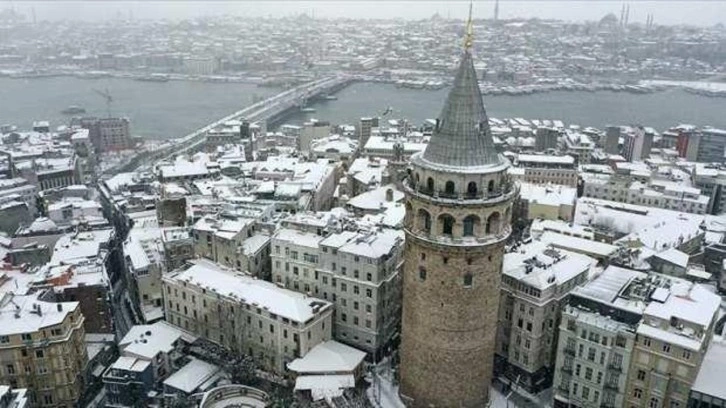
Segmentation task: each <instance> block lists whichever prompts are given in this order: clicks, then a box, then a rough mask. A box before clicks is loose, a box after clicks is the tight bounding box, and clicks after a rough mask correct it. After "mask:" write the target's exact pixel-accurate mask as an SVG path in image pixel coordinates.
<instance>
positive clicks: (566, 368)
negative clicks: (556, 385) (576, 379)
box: [562, 366, 572, 375]
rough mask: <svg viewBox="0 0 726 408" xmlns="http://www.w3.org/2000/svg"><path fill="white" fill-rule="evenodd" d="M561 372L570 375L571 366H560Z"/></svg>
mask: <svg viewBox="0 0 726 408" xmlns="http://www.w3.org/2000/svg"><path fill="white" fill-rule="evenodd" d="M562 372H564V373H567V374H569V375H572V366H562Z"/></svg>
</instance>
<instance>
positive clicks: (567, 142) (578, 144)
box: [559, 129, 595, 164]
mask: <svg viewBox="0 0 726 408" xmlns="http://www.w3.org/2000/svg"><path fill="white" fill-rule="evenodd" d="M559 145H560V146H559V147H560V149H562V150H564V151H565V152H566V153H567V154H569V155H572V156H574V157H576V158H577V162H578V163H579V164H587V163H590V159H591V157H592V152H593V151H594V150H595V142H594V141H593V140H592V137H591V136H590V135H587V134H585V133H582V132H580V131H577V130H573V129H567V130H566V131H565V134H564V137H562V138H561V139H560V143H559Z"/></svg>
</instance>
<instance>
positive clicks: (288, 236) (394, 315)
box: [271, 228, 403, 358]
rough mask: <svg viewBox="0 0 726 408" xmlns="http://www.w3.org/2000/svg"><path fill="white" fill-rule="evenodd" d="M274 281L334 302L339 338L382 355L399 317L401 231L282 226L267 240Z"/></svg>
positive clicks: (395, 328)
mask: <svg viewBox="0 0 726 408" xmlns="http://www.w3.org/2000/svg"><path fill="white" fill-rule="evenodd" d="M272 247H273V251H272V254H271V258H272V262H273V266H272V275H273V280H274V281H275V282H277V283H278V284H281V285H284V286H285V287H286V288H290V289H293V290H296V291H300V292H303V293H308V294H310V295H313V296H317V297H322V298H323V299H326V300H331V301H332V302H333V303H335V308H336V316H335V327H334V329H335V330H334V333H335V337H336V339H337V340H338V341H341V342H343V343H347V344H350V345H352V346H354V347H357V348H359V349H361V350H365V351H366V352H368V353H371V354H372V355H373V356H374V358H378V357H380V356H382V355H383V354H384V352H385V350H386V348H387V347H388V346H390V344H391V341H392V340H393V339H394V337H395V334H396V333H398V326H399V323H400V318H401V317H400V315H401V298H400V297H401V281H400V279H401V278H400V275H399V272H400V268H401V266H402V262H403V258H402V251H403V233H402V232H401V231H395V230H381V231H378V230H373V231H367V232H366V231H355V232H354V231H339V232H333V233H330V234H329V235H327V236H325V237H323V236H322V235H317V234H316V233H313V232H309V231H305V230H296V229H291V228H282V229H280V230H278V231H277V232H276V233H275V235H274V236H273V238H272Z"/></svg>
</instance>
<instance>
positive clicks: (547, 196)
mask: <svg viewBox="0 0 726 408" xmlns="http://www.w3.org/2000/svg"><path fill="white" fill-rule="evenodd" d="M576 200H577V189H575V188H573V187H566V186H562V185H553V184H530V183H520V190H519V202H518V204H517V207H516V211H517V212H518V216H519V217H522V218H524V219H528V220H534V219H543V220H563V221H572V217H573V215H574V213H575V202H576Z"/></svg>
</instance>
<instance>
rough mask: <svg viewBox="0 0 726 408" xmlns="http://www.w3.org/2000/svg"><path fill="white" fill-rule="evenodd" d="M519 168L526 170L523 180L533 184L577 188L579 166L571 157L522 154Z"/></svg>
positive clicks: (519, 158)
mask: <svg viewBox="0 0 726 408" xmlns="http://www.w3.org/2000/svg"><path fill="white" fill-rule="evenodd" d="M516 163H517V167H518V168H521V169H524V176H523V180H522V181H525V182H527V183H532V184H558V185H562V186H569V187H576V186H577V166H576V165H575V158H574V157H573V156H570V155H564V156H551V155H545V154H520V155H518V156H517V161H516Z"/></svg>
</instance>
